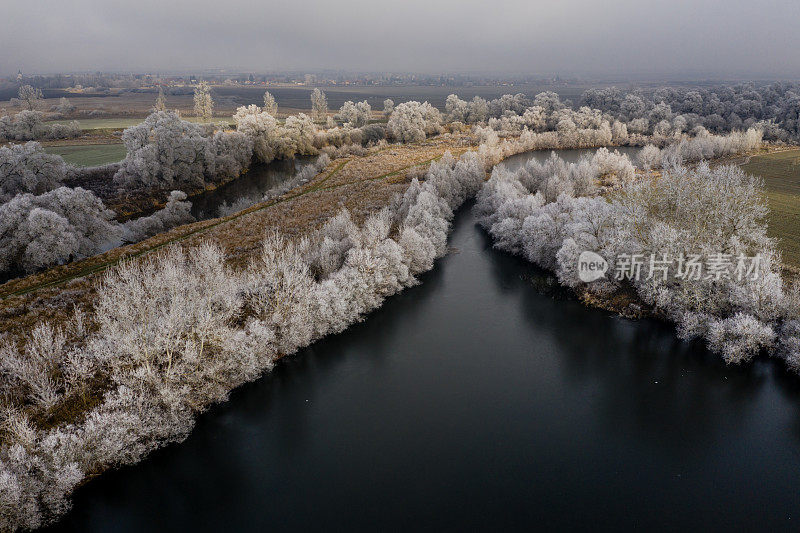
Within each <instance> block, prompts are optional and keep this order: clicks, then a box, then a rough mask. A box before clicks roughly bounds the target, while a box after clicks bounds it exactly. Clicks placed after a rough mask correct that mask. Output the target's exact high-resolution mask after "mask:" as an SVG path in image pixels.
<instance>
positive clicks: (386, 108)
mask: <svg viewBox="0 0 800 533" xmlns="http://www.w3.org/2000/svg"><path fill="white" fill-rule="evenodd" d="M392 111H394V100H392V99H391V98H387V99H386V100H384V101H383V114H384V115H385V116H386V117H387V118H388V117H389V115H391V114H392Z"/></svg>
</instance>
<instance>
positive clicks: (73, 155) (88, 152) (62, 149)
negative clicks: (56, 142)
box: [44, 144, 127, 167]
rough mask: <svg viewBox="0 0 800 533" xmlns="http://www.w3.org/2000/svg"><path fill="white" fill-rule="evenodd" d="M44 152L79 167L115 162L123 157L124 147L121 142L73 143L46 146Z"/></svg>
mask: <svg viewBox="0 0 800 533" xmlns="http://www.w3.org/2000/svg"><path fill="white" fill-rule="evenodd" d="M44 150H45V152H47V153H49V154H57V155H60V156H61V157H63V158H64V161H66V162H67V163H71V164H73V165H76V166H79V167H94V166H99V165H106V164H108V163H116V162H117V161H121V160H122V159H124V158H125V154H126V153H127V152H126V151H125V147H124V146H123V145H122V144H73V145H61V146H47V147H45V149H44Z"/></svg>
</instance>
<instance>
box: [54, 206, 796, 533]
mask: <svg viewBox="0 0 800 533" xmlns="http://www.w3.org/2000/svg"><path fill="white" fill-rule="evenodd" d="M450 244H451V246H452V247H453V248H454V250H453V253H451V254H449V255H448V256H447V257H445V258H443V259H442V260H440V261H438V262H437V264H436V266H435V268H434V269H433V270H432V271H431V272H429V273H427V274H426V275H424V276H423V277H422V284H421V285H419V286H417V287H414V288H412V289H408V290H406V291H405V292H404V293H402V294H400V295H398V296H395V297H392V298H390V299H389V300H388V301H387V302H386V304H385V305H384V306H383V307H382V308H381V309H379V310H378V311H376V312H374V313H372V314H371V315H369V316H368V317H367V318H366V320H365V321H364V322H363V323H361V324H358V325H355V326H353V327H351V328H350V329H348V330H347V331H345V332H344V333H342V334H339V335H335V336H331V337H328V338H326V339H323V340H322V341H320V342H318V343H316V344H314V345H313V346H311V347H309V348H307V349H304V350H301V351H300V352H299V353H298V354H296V355H295V356H292V357H289V358H287V359H284V360H283V361H281V362H279V364H278V365H277V366H276V368H275V369H274V371H273V372H272V373H270V374H268V375H265V376H264V377H263V378H261V379H260V380H258V381H256V382H254V383H251V384H249V385H246V386H244V387H241V388H239V389H237V390H236V391H234V392H233V393H232V394H231V398H230V400H229V401H228V402H226V403H224V404H220V405H218V406H215V407H214V408H213V409H211V410H210V411H209V412H207V413H205V414H204V415H203V416H201V417H200V418H199V420H198V423H197V426H196V428H195V430H194V431H193V432H192V434H191V435H190V436H189V438H188V439H187V440H186V441H185V442H183V443H181V444H177V445H172V446H169V447H167V448H165V449H162V450H159V451H157V452H155V453H153V454H152V455H151V456H150V457H149V458H148V459H147V460H145V461H144V462H142V463H140V464H138V465H134V466H131V467H126V468H123V469H121V470H118V471H114V472H108V473H106V474H104V475H103V476H101V477H100V478H98V479H96V480H93V481H91V482H90V483H88V484H87V485H86V486H84V487H82V488H81V489H79V490H78V491H77V493H76V496H75V500H74V502H75V505H74V508H73V510H72V511H71V512H70V513H69V514H68V515H67V516H66V517H65V519H64V520H63V521H62V522H61V523H60V524H59V526H58V529H59V530H66V531H81V532H86V531H169V532H174V531H220V530H224V531H264V530H268V531H341V530H347V531H384V530H393V531H407V530H429V531H471V530H491V531H504V530H516V531H522V530H525V531H531V530H543V529H545V530H546V529H559V530H564V529H568V530H569V529H581V530H586V529H591V530H619V529H622V528H625V529H629V528H634V527H636V528H639V529H641V530H643V531H652V530H671V531H675V530H681V529H684V528H687V529H693V530H694V529H703V530H726V531H729V530H785V531H792V530H796V529H797V524H798V521H800V491H798V487H799V486H800V411H799V410H798V408H799V407H800V380H798V379H797V378H795V377H793V376H792V375H790V374H789V373H787V372H786V371H785V370H783V366H782V364H781V363H779V362H776V361H772V360H766V359H760V360H757V361H756V362H755V363H754V364H752V365H747V366H743V367H735V366H726V365H725V364H724V363H723V362H722V360H721V359H720V358H719V357H718V356H714V355H712V354H710V353H708V352H707V351H706V350H705V349H703V347H702V346H700V345H697V344H689V343H685V342H682V341H679V340H677V339H676V337H675V335H674V332H673V329H672V328H671V327H670V326H668V325H665V324H662V323H659V322H655V321H651V320H642V321H637V322H634V321H629V320H626V319H623V318H620V317H617V316H614V315H611V314H609V313H607V312H604V311H600V310H596V309H589V308H586V307H584V306H583V305H582V304H580V303H579V302H577V301H575V300H573V299H571V298H569V297H568V296H567V295H566V294H565V293H564V292H563V291H561V290H560V289H558V288H557V284H556V283H555V281H554V280H553V279H552V278H551V277H549V276H548V275H546V274H545V273H543V272H541V271H540V270H538V269H536V268H535V267H534V266H532V265H530V264H528V263H526V262H524V261H523V260H521V259H519V258H516V257H512V256H509V255H507V254H504V253H501V252H498V251H496V250H494V249H493V248H492V247H491V243H490V241H489V238H488V237H487V236H486V234H485V233H484V232H483V231H482V230H480V229H479V228H478V227H477V226H476V225H475V218H474V216H473V214H472V209H471V206H467V207H465V208H464V209H462V210H461V211H460V212H459V213H458V214H457V216H456V219H455V222H454V231H453V234H452V236H451V239H450Z"/></svg>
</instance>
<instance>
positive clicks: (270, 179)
mask: <svg viewBox="0 0 800 533" xmlns="http://www.w3.org/2000/svg"><path fill="white" fill-rule="evenodd" d="M311 161H313V158H310V157H301V158H298V159H280V160H275V161H273V162H272V163H270V164H269V165H263V164H255V165H253V166H251V167H250V169H249V170H248V171H247V172H246V173H245V174H243V175H242V176H240V177H239V178H237V179H235V180H233V181H230V182H228V183H226V184H224V185H221V186H220V187H218V188H216V189H214V190H213V191H206V192H204V193H201V194H198V195H196V196H192V197H190V198H189V201H191V202H192V215H193V216H194V217H195V218H196V219H198V220H205V219H208V218H214V217H218V216H224V215H226V214H231V213H235V212H237V211H241V210H242V209H245V208H247V207H249V206H251V205H253V204H255V203H258V202H260V201H261V199H262V198H263V197H264V194H265V193H266V192H267V191H269V190H270V189H273V188H275V187H277V186H279V185H281V184H282V183H283V182H284V181H286V180H287V179H289V178H291V177H292V176H294V175H295V174H296V173H297V171H298V170H299V169H300V168H302V167H303V166H304V165H306V164H308V163H310V162H311ZM221 210H222V211H221Z"/></svg>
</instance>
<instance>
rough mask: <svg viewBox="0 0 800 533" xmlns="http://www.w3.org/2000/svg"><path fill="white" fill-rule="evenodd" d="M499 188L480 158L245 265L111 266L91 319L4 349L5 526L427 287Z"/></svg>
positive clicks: (35, 333)
mask: <svg viewBox="0 0 800 533" xmlns="http://www.w3.org/2000/svg"><path fill="white" fill-rule="evenodd" d="M484 178H485V171H484V165H483V162H482V161H480V159H479V158H478V156H477V155H476V154H475V153H467V154H465V155H463V156H462V157H461V158H460V159H459V160H457V161H456V160H454V159H453V158H452V157H450V156H449V155H445V157H443V158H442V160H441V161H440V162H436V163H433V164H431V167H430V170H429V172H428V174H427V176H426V179H425V182H424V183H419V182H418V181H416V180H415V181H414V182H413V183H412V184H411V186H410V187H409V188H408V190H407V191H406V192H405V193H404V194H403V195H401V196H398V197H396V198H395V199H394V200H393V201H392V203H391V205H390V206H388V207H386V208H384V209H383V210H381V211H379V212H377V213H375V214H373V215H372V216H371V217H369V218H368V219H367V220H366V221H365V223H364V224H363V226H361V227H359V226H357V225H356V224H355V223H354V222H353V220H352V219H351V218H350V216H349V214H348V213H347V211H342V212H341V213H340V214H339V215H338V216H336V217H334V218H333V219H331V220H330V221H329V222H328V223H327V224H326V225H325V226H324V227H323V228H321V229H320V230H318V231H317V232H315V233H313V234H311V235H310V236H309V237H307V238H303V239H300V240H299V241H288V240H286V239H285V238H283V237H282V236H280V235H278V234H272V235H269V236H267V237H266V238H265V240H264V243H263V249H262V253H261V254H260V256H259V257H257V258H256V259H254V260H253V262H252V263H251V264H250V265H249V266H248V267H247V268H245V269H243V270H234V269H232V268H231V267H230V266H228V265H226V264H225V261H224V257H223V254H222V252H221V250H219V249H218V248H216V247H214V246H212V245H204V246H201V247H197V248H193V249H191V250H188V251H183V250H181V249H180V248H178V247H172V248H170V249H169V250H168V251H166V252H164V253H161V254H157V255H152V256H150V257H148V258H145V259H143V260H139V261H132V262H129V263H125V264H123V265H121V266H120V267H117V268H115V269H114V270H112V271H111V272H110V273H109V274H108V275H106V276H105V277H104V278H103V281H102V283H101V284H100V285H99V286H98V291H97V292H98V300H97V302H96V304H95V308H94V312H93V313H92V314H91V315H87V314H83V313H80V312H76V313H75V316H74V317H73V319H72V320H71V322H70V324H69V325H68V326H67V327H66V328H60V327H54V326H51V325H49V324H47V323H42V324H39V325H37V326H36V327H35V328H34V329H33V330H32V332H31V335H30V336H29V338H28V341H27V342H26V343H25V344H24V345H22V346H19V345H15V344H11V343H9V342H4V343H2V344H0V354H1V355H2V357H0V361H2V363H1V364H2V370H3V371H2V373H0V380H1V381H2V387H3V389H4V390H5V391H8V394H6V395H3V396H2V397H0V402H2V409H0V413H2V427H3V429H4V431H3V433H2V443H1V444H0V526H2V528H3V529H17V528H34V527H38V526H40V525H43V524H45V523H47V522H49V521H51V520H53V519H54V518H56V517H57V516H59V515H60V514H62V513H63V512H65V510H66V509H67V506H68V502H67V496H68V495H69V494H70V493H71V491H72V490H73V489H74V487H75V486H76V485H77V484H78V483H80V482H81V481H82V480H83V479H84V478H85V477H86V476H87V475H89V474H96V473H98V472H102V471H103V470H105V469H107V468H111V467H114V466H118V465H121V464H128V463H133V462H136V461H139V460H140V459H141V458H142V457H143V456H144V455H145V454H147V453H148V452H150V451H151V450H153V449H154V448H156V447H158V446H161V445H163V444H164V443H166V442H171V441H176V440H181V439H183V438H185V436H186V435H187V434H188V432H189V431H190V430H191V427H192V425H193V421H194V418H195V416H196V415H197V414H198V412H200V411H202V410H203V409H205V408H206V407H207V406H208V405H209V404H210V403H212V402H216V401H221V400H223V399H224V398H225V397H226V396H227V394H228V392H229V391H230V390H231V389H232V388H233V387H235V386H237V385H239V384H241V383H243V382H245V381H249V380H252V379H254V378H256V377H257V376H258V375H260V374H261V373H262V372H263V371H264V370H266V369H269V368H271V366H272V365H273V363H274V361H275V359H276V358H278V357H280V356H281V355H284V354H290V353H293V352H295V351H296V350H298V349H299V348H301V347H303V346H306V345H308V344H309V343H311V342H313V341H314V340H316V339H319V338H321V337H324V336H325V335H329V334H331V333H336V332H339V331H342V330H343V329H345V328H346V327H347V326H348V325H350V324H352V323H354V322H357V321H359V320H361V319H362V318H363V316H364V315H365V314H366V313H368V312H369V311H371V310H373V309H375V308H377V307H378V306H380V305H381V303H382V302H383V300H384V299H385V298H386V297H388V296H390V295H392V294H395V293H397V292H398V291H401V290H402V289H403V288H405V287H408V286H411V285H414V284H415V283H417V281H416V276H417V275H419V274H420V273H422V272H424V271H426V270H428V269H430V268H431V267H432V265H433V262H434V260H435V259H436V258H437V257H441V256H442V255H444V254H445V252H446V241H447V233H448V231H449V227H450V221H451V219H452V217H453V210H454V209H456V208H457V207H458V206H459V205H461V203H462V202H463V201H464V200H465V199H466V198H469V197H471V196H473V195H474V194H475V192H476V191H477V190H478V188H479V187H480V185H481V183H482V182H483V180H484ZM101 376H102V379H105V380H108V383H109V387H108V390H107V392H105V394H104V395H103V397H102V399H101V401H100V403H99V405H97V406H96V407H94V408H93V409H92V410H91V411H90V412H89V413H88V414H87V415H86V417H85V419H83V420H81V421H76V422H74V423H73V424H69V425H62V426H59V427H56V428H47V429H43V428H41V427H39V426H37V425H36V424H34V422H33V419H34V417H36V419H37V420H42V419H46V418H47V413H49V412H50V410H52V409H55V408H57V406H58V405H60V402H63V401H65V400H67V399H69V398H74V397H76V396H77V395H81V394H87V392H88V391H89V390H90V388H91V386H92V385H93V384H95V383H96V381H95V380H96V379H98V378H99V377H101Z"/></svg>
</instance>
